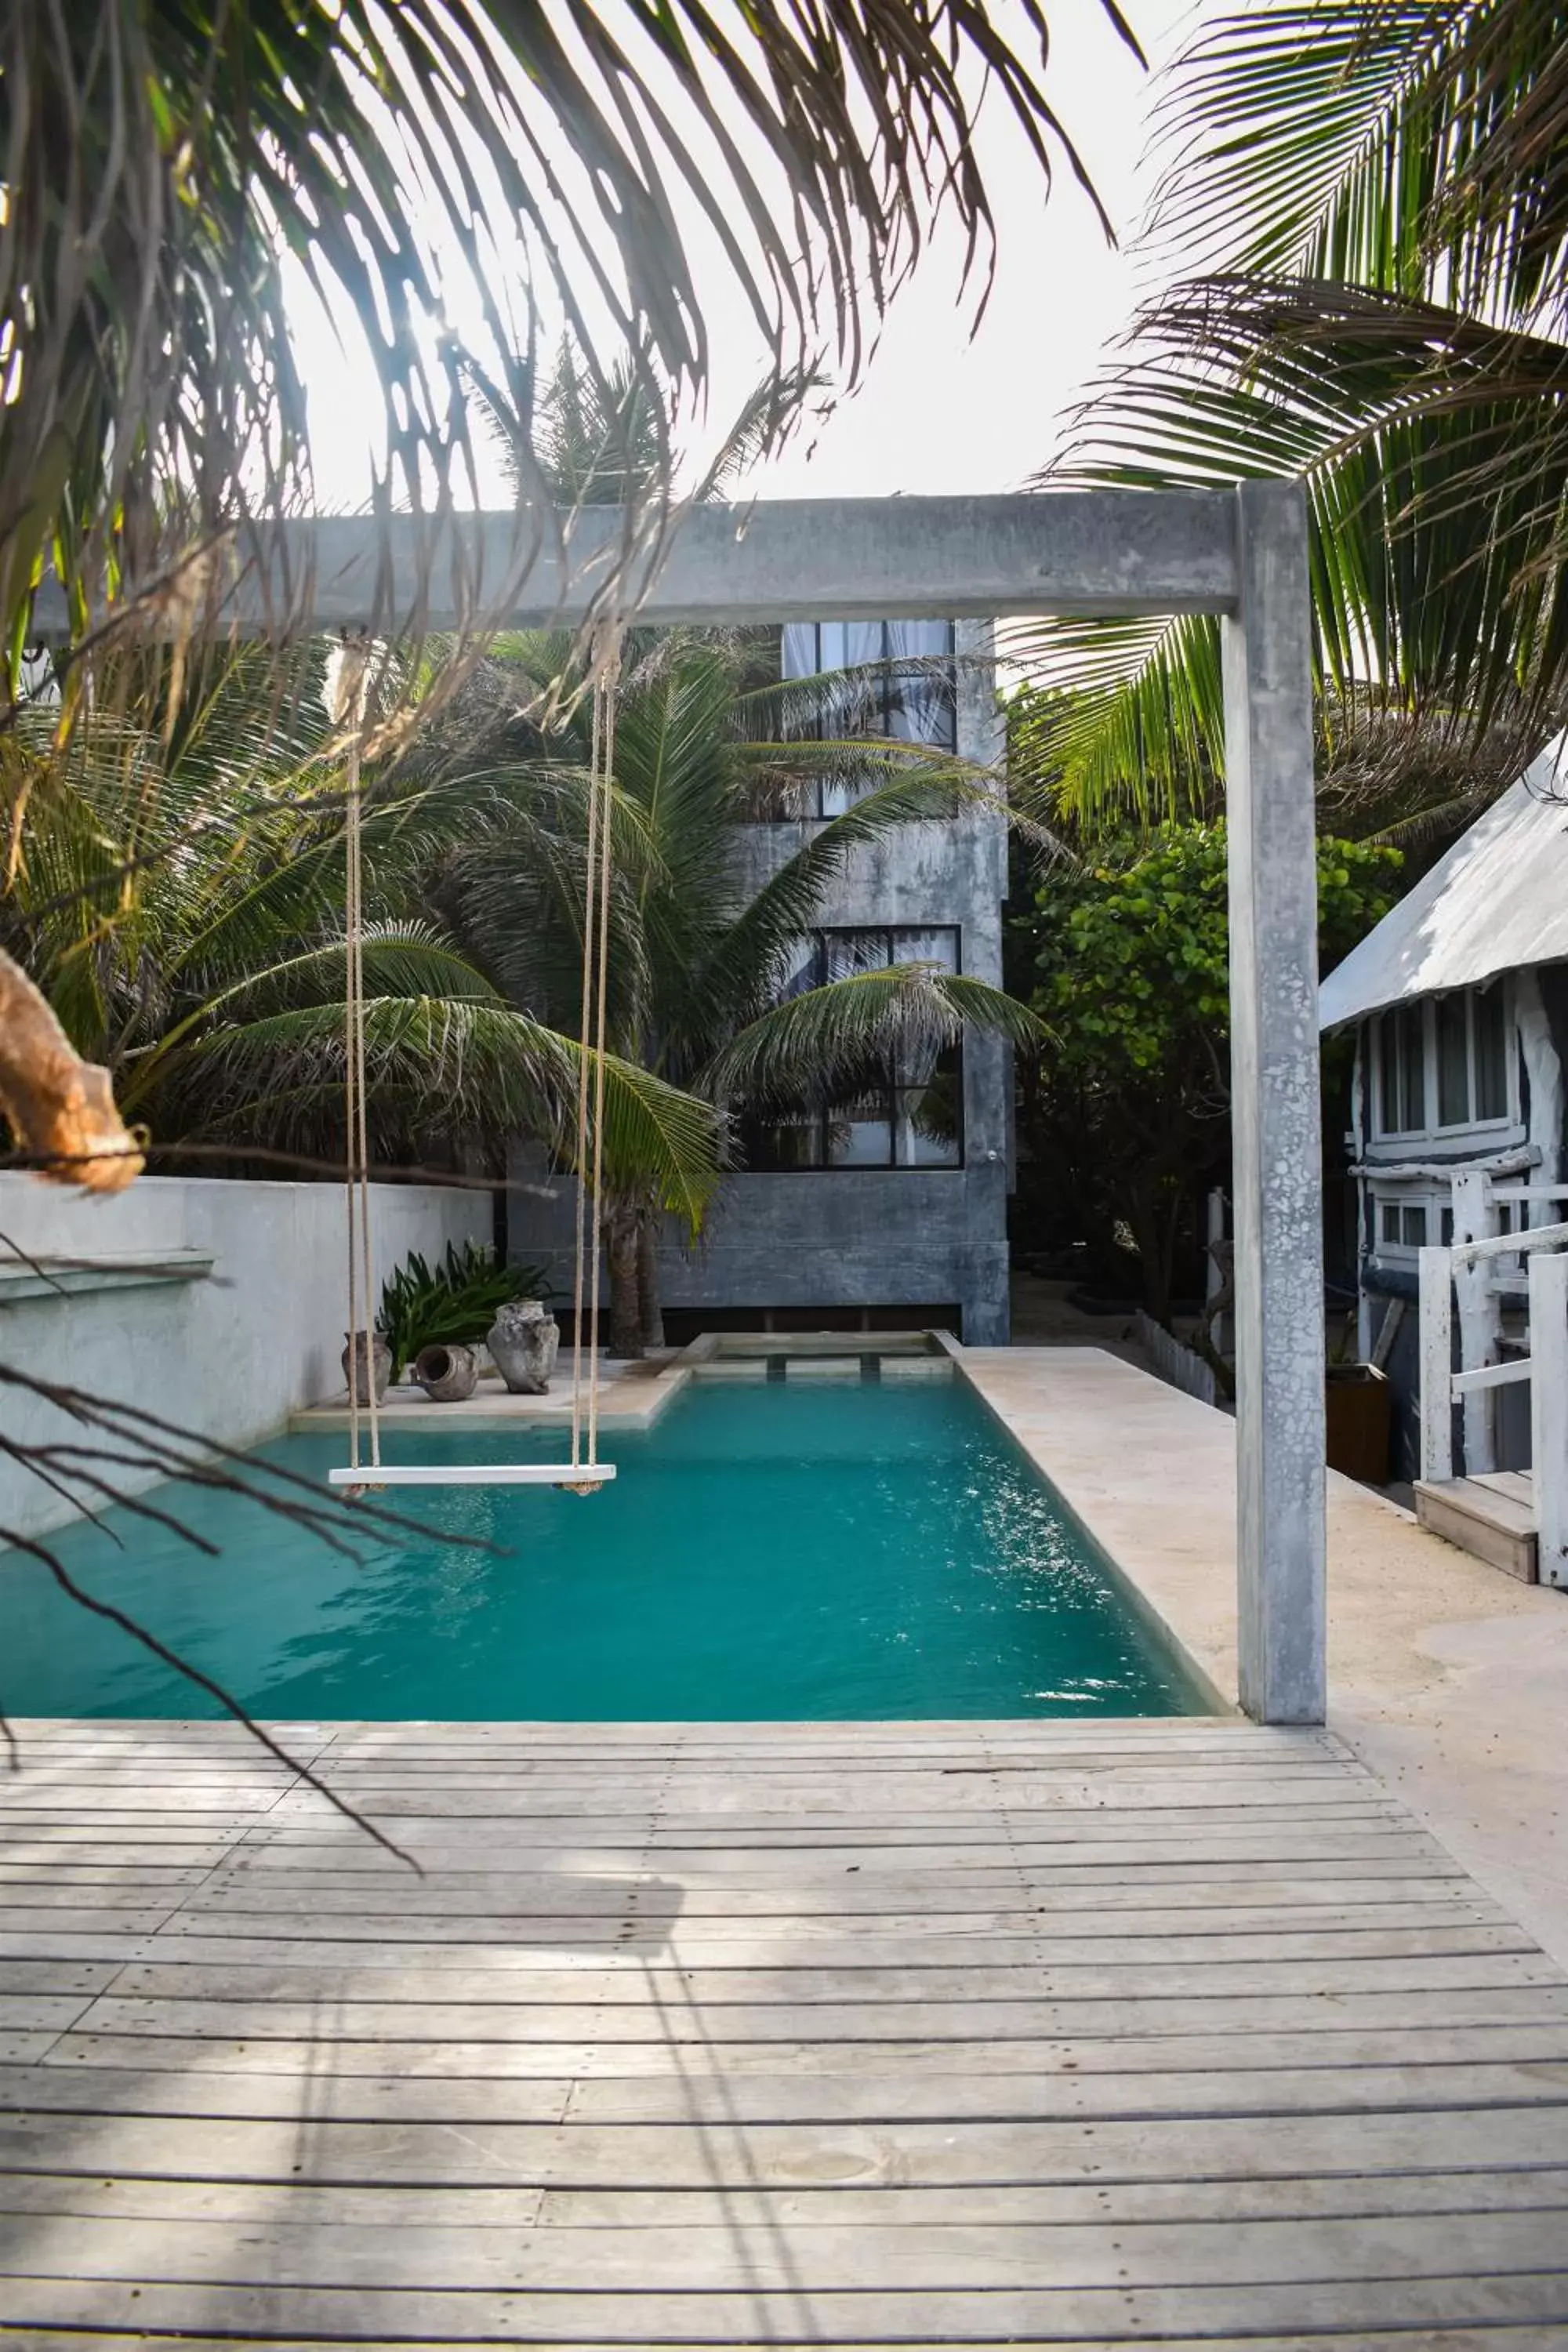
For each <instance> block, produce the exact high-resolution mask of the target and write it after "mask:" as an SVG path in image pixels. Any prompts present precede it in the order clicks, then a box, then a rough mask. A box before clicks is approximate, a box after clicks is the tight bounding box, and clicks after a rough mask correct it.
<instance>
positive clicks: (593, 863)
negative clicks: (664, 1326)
mask: <svg viewBox="0 0 1568 2352" xmlns="http://www.w3.org/2000/svg"><path fill="white" fill-rule="evenodd" d="M592 665H593V679H594V717H593V734H592V748H591V751H590V754H589V766H588V845H587V873H586V878H585V883H584V919H583V1003H582V1019H581V1024H580V1026H579V1029H578V1037H579V1039H580V1047H579V1052H578V1055H577V1242H576V1254H575V1261H574V1267H573V1291H572V1467H573V1468H574V1470H575V1469H579V1468H581V1467H582V1466H583V1386H584V1382H583V1290H584V1272H585V1270H586V1276H587V1287H588V1350H587V1352H588V1379H587V1391H588V1453H587V1466H588V1467H590V1468H592V1467H594V1466H595V1465H596V1464H597V1462H598V1459H599V1219H600V1212H601V1203H602V1200H603V1194H604V1173H605V1008H606V1004H607V1003H608V997H609V969H610V839H611V806H612V799H613V780H614V777H615V772H616V700H617V676H618V672H619V668H620V630H619V628H618V626H617V625H616V624H615V623H613V622H610V623H605V625H603V626H602V627H601V628H600V630H599V631H598V633H597V635H596V636H595V644H594V650H593V655H592ZM590 1035H592V1037H593V1039H594V1055H595V1061H594V1084H593V1093H594V1116H593V1149H592V1165H591V1169H590V1152H589V1135H588V1126H589V1121H588V1052H589V1045H588V1041H589V1037H590Z"/></svg>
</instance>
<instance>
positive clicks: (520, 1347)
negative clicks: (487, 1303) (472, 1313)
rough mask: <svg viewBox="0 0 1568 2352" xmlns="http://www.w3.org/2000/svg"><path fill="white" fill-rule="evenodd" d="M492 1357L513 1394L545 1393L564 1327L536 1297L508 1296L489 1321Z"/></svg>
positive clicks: (489, 1342)
mask: <svg viewBox="0 0 1568 2352" xmlns="http://www.w3.org/2000/svg"><path fill="white" fill-rule="evenodd" d="M486 1344H487V1345H488V1347H489V1351H490V1360H491V1361H492V1362H493V1364H494V1365H495V1368H496V1370H497V1371H498V1372H499V1373H500V1376H501V1378H502V1380H503V1381H505V1382H506V1384H507V1386H508V1388H509V1389H510V1391H511V1392H512V1394H513V1396H542V1395H543V1394H544V1392H545V1391H546V1390H547V1389H548V1388H549V1386H550V1375H551V1373H552V1371H553V1370H555V1353H556V1350H557V1349H558V1348H559V1347H560V1345H561V1327H560V1325H559V1324H558V1323H557V1322H556V1320H555V1318H554V1316H553V1315H552V1314H550V1313H549V1312H548V1310H547V1309H546V1308H545V1307H544V1306H543V1305H542V1302H541V1301H540V1300H539V1299H537V1298H509V1299H508V1301H507V1303H506V1305H505V1306H504V1307H502V1308H501V1309H500V1312H499V1314H498V1315H497V1317H496V1319H495V1321H494V1322H493V1323H492V1324H491V1325H490V1328H489V1338H488V1340H487V1343H486Z"/></svg>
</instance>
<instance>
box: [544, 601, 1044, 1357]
mask: <svg viewBox="0 0 1568 2352" xmlns="http://www.w3.org/2000/svg"><path fill="white" fill-rule="evenodd" d="M900 658H903V659H906V660H908V661H910V663H911V664H914V665H917V667H913V668H911V670H910V672H908V673H907V674H900V672H899V671H898V670H897V668H896V667H888V666H889V665H895V666H896V665H897V663H898V662H899V661H900ZM872 666H880V667H879V668H878V667H872ZM839 667H844V668H846V669H847V670H849V671H851V672H857V671H858V673H859V676H858V677H856V678H855V679H854V681H853V683H851V684H848V685H847V688H846V698H845V707H844V709H842V710H841V711H840V712H837V713H836V714H835V715H834V719H833V726H832V731H833V732H834V733H836V734H843V735H848V734H851V733H855V734H868V735H873V734H886V735H889V736H894V737H898V738H901V739H903V740H912V741H918V742H929V743H931V745H932V747H933V749H939V750H940V749H954V750H956V751H958V752H959V754H960V755H961V756H962V757H963V758H966V759H970V760H973V761H978V762H981V763H983V764H984V765H985V766H987V767H994V766H996V765H998V764H999V762H1000V761H1001V759H1002V757H1003V752H1004V731H1003V727H1002V722H1001V720H1000V719H999V717H998V714H997V710H996V705H995V687H994V670H993V666H992V630H991V625H990V624H989V623H987V622H980V621H968V622H960V623H958V624H956V625H949V624H947V623H941V622H938V623H931V622H912V623H911V622H903V623H882V622H857V623H851V624H845V623H835V622H826V621H824V622H808V623H803V624H791V625H787V626H786V627H785V628H784V630H783V632H782V647H781V671H782V674H783V676H784V677H815V676H818V675H820V674H822V673H823V672H826V671H830V670H834V669H837V668H839ZM825 731H826V730H825ZM854 790H855V787H854V785H853V783H852V782H844V781H839V782H830V783H829V782H825V783H823V784H822V785H821V786H820V787H818V788H817V791H816V796H815V799H814V804H813V805H812V806H811V807H810V808H809V809H807V810H805V811H804V812H803V811H801V810H800V809H799V808H798V806H797V807H795V809H794V810H792V813H791V814H790V815H789V816H788V817H787V818H784V819H781V820H780V821H776V822H772V823H758V824H744V825H740V826H737V828H736V835H735V873H736V889H737V894H738V896H739V898H740V899H741V900H742V902H744V901H745V900H747V899H749V898H752V896H753V895H754V894H755V893H756V891H757V890H759V889H760V888H761V887H763V884H764V883H765V882H766V881H767V880H768V879H769V878H770V877H772V876H773V874H775V873H776V872H777V871H778V869H779V867H780V866H783V865H784V863H785V862H786V861H787V860H788V859H789V858H790V857H792V856H794V855H795V852H796V851H797V850H798V849H799V848H800V846H801V845H802V843H803V841H804V840H805V838H807V837H808V836H809V835H810V834H811V833H812V832H814V831H816V830H820V828H821V826H822V824H825V823H826V821H827V820H828V819H830V818H831V817H832V816H834V815H836V814H837V813H838V811H839V810H840V809H841V808H843V807H844V806H846V805H847V800H848V798H849V796H850V795H852V793H853V792H854ZM1006 887H1007V844H1006V827H1005V822H1004V821H1003V820H1002V818H1001V817H1000V816H998V815H994V814H990V813H989V812H986V811H973V812H966V813H964V814H961V815H957V816H953V817H950V818H946V819H944V820H942V821H941V822H932V823H922V824H908V825H902V826H900V827H899V828H898V829H897V830H896V831H894V832H892V833H890V834H889V835H886V836H884V837H883V839H882V840H880V841H879V842H878V843H875V844H871V845H864V846H862V847H859V848H858V849H857V850H856V851H855V852H854V853H853V855H852V857H851V858H850V860H849V861H848V863H847V866H846V868H845V870H844V871H843V873H842V874H841V875H840V877H838V879H837V883H836V884H835V886H834V887H833V888H832V890H831V892H830V894H829V895H828V896H827V898H826V900H825V903H824V905H823V907H822V910H821V914H820V918H819V920H818V923H817V925H816V928H815V929H813V931H812V932H811V933H810V934H809V935H808V936H806V937H805V938H803V940H802V941H801V948H800V960H799V963H798V965H797V967H796V971H795V977H794V979H793V980H792V982H791V983H790V986H791V988H792V989H793V988H806V987H811V986H815V985H816V984H817V983H818V982H820V981H822V980H824V979H826V978H829V977H832V978H838V977H841V976H843V975H844V974H846V973H847V972H851V971H856V970H872V969H876V968H879V967H881V966H883V965H885V964H887V963H889V962H912V961H931V962H939V963H949V964H951V966H952V969H954V970H955V971H963V972H965V973H968V974H972V975H973V976H974V977H975V978H977V979H980V980H984V981H989V982H993V983H994V984H996V985H1000V983H1001V979H1002V902H1003V899H1004V898H1005V894H1006ZM786 993H787V991H786ZM1010 1095H1011V1070H1010V1066H1009V1057H1008V1053H1007V1049H1006V1047H1005V1045H1002V1044H1001V1042H1000V1041H998V1040H996V1039H994V1038H989V1037H975V1036H972V1037H970V1038H969V1039H967V1040H966V1041H965V1043H964V1045H963V1048H962V1051H960V1052H956V1053H954V1054H953V1055H952V1056H951V1057H944V1058H943V1060H942V1062H941V1063H938V1064H934V1065H933V1066H931V1067H930V1068H928V1069H923V1070H918V1071H917V1070H908V1071H889V1073H888V1074H887V1082H886V1085H885V1086H880V1087H876V1088H874V1089H872V1090H870V1091H869V1092H868V1093H867V1094H866V1095H863V1096H862V1097H859V1098H858V1100H857V1101H855V1102H854V1103H847V1104H836V1105H833V1106H830V1107H828V1108H825V1109H824V1110H823V1111H822V1112H820V1113H818V1114H816V1115H815V1116H812V1117H809V1118H805V1117H803V1118H792V1119H789V1120H784V1121H777V1122H770V1123H767V1124H762V1123H757V1122H752V1123H751V1124H749V1125H748V1127H747V1129H746V1130H745V1133H744V1137H743V1141H744V1146H745V1166H744V1168H743V1170H742V1171H739V1172H737V1173H736V1174H735V1175H734V1176H732V1177H731V1178H730V1179H728V1180H727V1181H726V1182H725V1183H724V1185H723V1187H722V1189H721V1193H720V1196H719V1198H718V1200H717V1201H716V1202H715V1203H714V1205H713V1207H712V1209H711V1211H710V1214H709V1218H708V1221H707V1224H706V1226H705V1229H704V1232H703V1234H702V1236H701V1238H700V1241H699V1242H698V1243H697V1244H696V1245H695V1246H694V1247H689V1246H688V1245H687V1244H686V1243H685V1242H684V1239H683V1237H682V1236H681V1235H680V1234H679V1233H678V1232H677V1231H676V1230H675V1228H674V1226H673V1225H672V1226H671V1227H670V1229H669V1230H668V1232H667V1234H666V1235H665V1238H664V1240H663V1243H662V1245H661V1249H660V1278H661V1286H662V1293H663V1299H664V1307H665V1316H666V1323H667V1328H668V1334H669V1336H670V1337H671V1338H672V1339H688V1338H689V1337H691V1336H692V1335H693V1334H694V1333H695V1332H697V1331H699V1330H704V1329H708V1330H717V1329H726V1328H728V1329H731V1330H734V1329H781V1330H783V1329H801V1328H841V1329H842V1328H851V1329H853V1328H876V1327H878V1326H881V1327H889V1326H900V1325H909V1324H938V1325H942V1326H943V1327H945V1328H949V1329H951V1330H952V1331H954V1332H955V1333H957V1334H958V1335H959V1336H960V1337H961V1338H963V1339H964V1340H966V1341H967V1342H969V1343H970V1344H972V1345H979V1346H994V1345H997V1344H999V1343H1001V1342H1003V1341H1005V1339H1006V1337H1007V1240H1006V1196H1007V1184H1008V1143H1009V1131H1010ZM513 1174H514V1177H521V1178H522V1179H523V1180H524V1181H526V1182H527V1184H528V1185H529V1190H528V1192H525V1193H523V1194H521V1195H519V1194H517V1193H514V1194H513V1196H512V1200H513V1207H512V1212H511V1217H510V1229H511V1235H512V1248H513V1251H514V1254H516V1255H521V1256H525V1257H535V1258H543V1259H545V1260H547V1261H548V1262H549V1263H550V1264H551V1265H552V1267H553V1268H554V1269H555V1270H556V1271H555V1279H556V1280H557V1281H561V1282H565V1283H569V1282H570V1255H571V1224H570V1218H571V1199H570V1186H569V1185H568V1183H567V1182H566V1181H565V1180H564V1179H562V1178H560V1177H552V1176H550V1175H548V1174H547V1173H546V1172H545V1171H542V1169H541V1168H540V1167H539V1166H538V1163H537V1161H535V1160H530V1159H529V1158H528V1157H527V1155H526V1154H524V1153H521V1152H520V1154H519V1157H518V1160H517V1163H516V1165H515V1166H514V1169H513Z"/></svg>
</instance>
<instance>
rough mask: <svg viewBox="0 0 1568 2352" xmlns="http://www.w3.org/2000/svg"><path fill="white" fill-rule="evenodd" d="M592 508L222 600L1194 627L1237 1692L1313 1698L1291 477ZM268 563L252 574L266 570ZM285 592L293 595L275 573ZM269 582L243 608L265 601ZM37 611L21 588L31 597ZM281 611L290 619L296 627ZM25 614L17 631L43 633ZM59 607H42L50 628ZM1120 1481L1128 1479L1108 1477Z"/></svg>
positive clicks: (1314, 1053) (408, 546)
mask: <svg viewBox="0 0 1568 2352" xmlns="http://www.w3.org/2000/svg"><path fill="white" fill-rule="evenodd" d="M635 544H636V538H635V534H634V533H633V532H632V531H631V530H629V528H628V526H627V523H626V520H625V519H624V518H623V517H622V515H621V514H620V512H619V510H617V509H595V508H586V509H582V510H580V511H579V512H578V513H576V514H574V515H572V516H569V517H567V516H563V517H561V518H560V519H559V526H558V528H552V529H550V530H544V531H542V532H540V531H533V532H531V531H530V530H529V528H528V525H527V519H526V518H520V517H519V516H517V515H515V514H498V515H476V516H469V517H466V518H458V519H456V520H450V521H448V522H447V523H445V524H443V525H441V526H439V527H438V528H433V527H432V526H430V525H428V524H422V523H420V522H419V521H417V520H415V519H412V518H395V519H393V520H391V521H390V522H373V521H368V520H326V519H320V520H314V521H303V522H289V523H281V524H277V525H274V526H272V527H271V528H270V530H268V531H267V532H266V533H265V534H263V536H262V537H261V539H260V540H259V541H258V547H257V551H256V560H255V561H253V562H251V563H250V564H249V565H247V568H246V570H245V572H243V573H242V575H241V576H240V578H239V580H238V582H237V585H236V587H235V590H234V592H233V593H232V595H231V597H230V599H229V600H228V603H227V604H226V614H228V615H231V616H232V617H233V618H234V620H235V621H236V623H237V625H238V626H240V627H241V628H244V627H246V626H247V625H256V624H257V623H258V621H260V620H261V618H262V617H263V614H264V613H265V612H266V611H267V610H268V609H270V610H271V611H274V612H276V611H278V610H279V609H280V608H282V607H289V619H290V624H291V625H292V626H295V627H299V626H301V625H304V626H309V627H313V628H317V629H328V628H332V629H335V628H338V627H341V626H356V625H366V624H371V625H374V626H375V627H376V628H377V629H391V630H395V628H396V627H397V626H398V625H399V623H400V622H401V623H404V624H406V625H417V626H419V627H422V628H424V629H427V630H442V629H448V628H454V627H460V626H463V625H468V624H471V622H472V621H473V619H474V617H475V615H476V614H477V613H478V612H479V611H483V612H484V613H485V614H486V616H487V618H488V619H489V620H491V621H500V623H502V624H503V625H513V626H519V625H561V624H565V623H571V622H573V621H575V620H577V619H580V618H581V617H582V616H583V614H584V613H585V611H587V609H588V608H589V606H590V604H591V603H592V601H593V600H594V598H595V595H596V594H598V593H604V592H605V588H606V583H607V582H608V581H609V580H610V579H611V577H612V575H616V585H615V594H616V601H617V603H618V604H619V605H620V606H621V608H622V609H625V610H630V609H631V608H632V607H633V606H634V605H635V609H636V612H637V618H638V619H639V620H641V621H646V622H653V623H658V622H665V623H668V622H689V623H704V622H706V623H715V624H731V625H732V624H736V623H742V622H759V621H784V620H813V619H819V620H854V619H857V618H865V619H891V620H901V619H941V620H963V619H968V618H988V617H990V616H992V615H994V614H1019V615H1028V614H1097V613H1104V614H1161V613H1172V614H1176V613H1216V614H1219V615H1220V616H1221V618H1222V622H1223V634H1224V643H1225V719H1226V772H1227V783H1228V819H1229V822H1228V837H1229V852H1230V876H1229V881H1230V890H1229V895H1230V1002H1231V1096H1232V1115H1233V1125H1234V1181H1233V1192H1234V1200H1235V1254H1236V1265H1235V1284H1236V1352H1237V1562H1238V1584H1239V1591H1238V1606H1239V1634H1240V1641H1239V1649H1240V1697H1241V1703H1242V1705H1243V1706H1244V1707H1245V1708H1246V1710H1247V1713H1248V1714H1249V1715H1251V1716H1254V1717H1257V1718H1258V1720H1259V1721H1260V1722H1264V1723H1278V1724H1286V1723H1297V1724H1302V1723H1308V1724H1310V1723H1321V1721H1322V1720H1323V1718H1324V1712H1325V1702H1326V1656H1325V1651H1326V1643H1325V1619H1326V1606H1325V1602H1326V1594H1325V1553H1324V1541H1325V1538H1324V1469H1323V1378H1324V1371H1323V1367H1324V1346H1323V1285H1322V1231H1321V1179H1320V1155H1321V1130H1320V1125H1319V1107H1318V1095H1319V1087H1318V1017H1317V990H1318V982H1317V871H1316V858H1315V848H1314V824H1313V776H1312V688H1311V668H1310V601H1309V578H1308V543H1307V515H1306V503H1305V499H1304V497H1303V494H1302V492H1301V490H1300V487H1299V486H1298V485H1296V484H1294V483H1289V482H1274V481H1258V482H1247V483H1244V484H1242V485H1241V486H1240V487H1239V488H1237V489H1235V490H1215V491H1199V492H1184V491H1183V492H1176V491H1147V492H1145V491H1131V490H1128V491H1120V490H1102V491H1084V492H1071V493H1062V494H1059V495H1046V496H1039V497H1024V498H974V499H948V498H929V499H927V498H910V499H903V498H898V499H801V500H787V501H778V502H773V503H769V502H761V503H758V504H754V505H750V506H718V505H712V506H703V507H698V508H694V509H690V510H689V511H688V512H687V513H686V514H685V515H684V516H683V517H682V518H681V520H679V523H678V524H677V525H676V527H675V528H674V530H673V531H672V532H671V533H670V535H669V536H668V541H666V542H665V543H663V544H661V546H660V547H659V549H658V551H657V554H656V555H654V556H652V557H641V556H638V557H634V558H633V560H632V561H631V562H629V564H628V563H627V562H626V550H627V548H628V546H635ZM269 572H270V574H271V578H270V583H269V580H268V574H269ZM286 574H287V577H288V578H289V580H291V581H292V582H294V583H299V582H300V581H303V582H304V583H306V593H304V595H303V596H301V595H300V593H299V592H298V588H296V590H295V593H293V595H292V597H291V596H290V595H289V593H288V592H287V590H286V588H285V584H284V583H285V575H286ZM269 584H270V586H271V589H272V593H271V595H270V597H269V596H268V594H267V593H265V591H266V590H267V589H268V585H269ZM45 593H46V595H47V591H46V592H45ZM301 606H302V607H303V610H301ZM49 617H50V615H49V614H48V613H47V609H46V610H45V611H44V612H42V613H40V616H39V618H40V622H41V623H42V624H43V625H46V626H47V622H48V619H49ZM61 617H62V618H63V614H62V615H61ZM1130 1475H1137V1472H1136V1465H1131V1467H1130Z"/></svg>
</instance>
